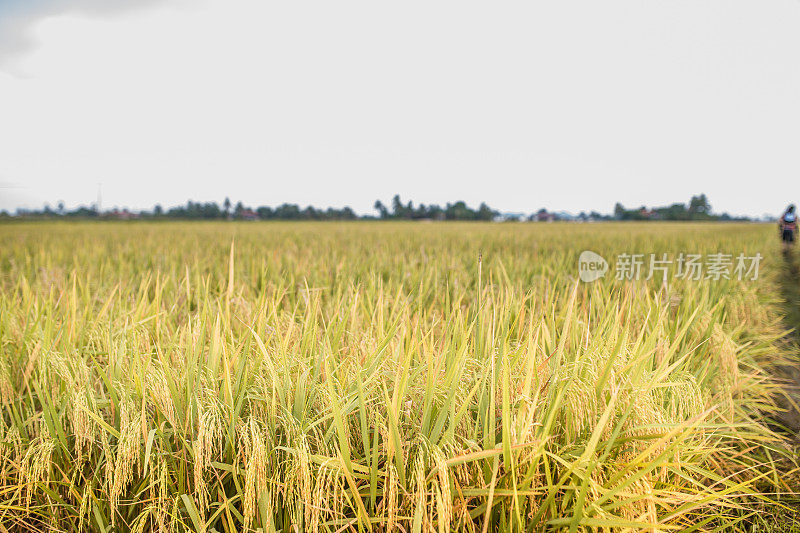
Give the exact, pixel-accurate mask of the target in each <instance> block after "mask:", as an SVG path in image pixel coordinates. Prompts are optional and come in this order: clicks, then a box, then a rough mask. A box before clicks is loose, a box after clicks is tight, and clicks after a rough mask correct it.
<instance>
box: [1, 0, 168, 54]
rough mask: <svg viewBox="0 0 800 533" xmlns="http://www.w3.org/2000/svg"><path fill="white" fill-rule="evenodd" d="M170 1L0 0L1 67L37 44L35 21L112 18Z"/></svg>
mask: <svg viewBox="0 0 800 533" xmlns="http://www.w3.org/2000/svg"><path fill="white" fill-rule="evenodd" d="M167 1H169V0H3V1H2V2H0V68H2V67H8V66H9V65H10V64H12V63H13V62H14V61H16V60H17V59H19V57H21V56H22V55H24V54H25V53H26V52H28V51H30V50H32V49H34V48H35V47H36V46H37V44H38V43H37V39H36V35H35V27H36V24H37V23H38V22H39V21H41V20H43V19H46V18H49V17H56V16H60V15H84V16H88V17H111V16H116V15H119V14H122V13H125V12H128V11H132V10H136V9H142V8H146V7H149V6H152V5H155V4H160V3H165V2H167Z"/></svg>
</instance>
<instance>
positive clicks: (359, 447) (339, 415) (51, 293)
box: [0, 222, 800, 533]
mask: <svg viewBox="0 0 800 533" xmlns="http://www.w3.org/2000/svg"><path fill="white" fill-rule="evenodd" d="M774 233H775V229H774V227H773V226H772V225H758V224H666V223H664V224H633V223H630V224H613V223H609V224H477V223H476V224H470V223H429V224H425V223H391V222H375V223H370V222H355V223H312V222H308V223H220V222H214V223H199V222H198V223H185V222H184V223H136V222H133V223H110V222H109V223H88V222H85V223H7V224H3V225H0V531H136V532H142V531H163V532H166V531H198V532H204V531H218V532H234V531H264V532H273V531H282V532H301V531H303V532H315V533H316V532H344V531H353V532H356V531H358V532H362V531H378V532H382V531H402V532H404V533H411V532H421V531H425V532H437V533H443V532H446V531H468V532H481V533H485V532H487V531H502V532H505V531H543V530H549V531H570V532H575V531H626V530H627V531H675V530H683V531H693V530H694V531H709V530H719V531H754V530H758V531H762V530H763V531H766V530H773V531H779V530H789V529H790V528H791V527H797V526H796V523H795V522H793V520H796V515H795V514H794V511H793V509H795V508H796V507H797V506H798V501H799V500H798V498H797V490H798V485H799V484H800V476H798V472H797V452H796V449H795V445H794V442H793V439H792V432H793V431H796V429H797V428H788V429H787V428H783V427H781V420H783V419H782V418H781V413H780V408H779V406H783V405H786V404H787V403H791V397H790V398H789V399H788V400H787V398H786V395H785V394H784V387H783V385H782V384H781V383H780V382H779V380H778V378H779V377H780V374H779V370H780V368H782V367H791V366H792V365H794V364H795V360H796V354H797V350H796V348H795V344H794V341H793V338H792V337H791V336H787V330H788V329H789V327H791V326H792V324H789V323H787V319H786V318H785V315H786V307H785V306H786V304H785V303H782V300H783V299H784V292H783V289H782V285H781V281H780V280H781V279H782V277H781V276H782V274H783V273H784V269H785V265H784V259H783V257H782V255H781V254H780V249H779V246H778V243H777V242H776V241H777V239H776V238H775V235H774ZM583 250H592V251H595V252H597V253H599V254H601V255H602V256H603V257H605V258H606V259H607V260H608V261H609V263H613V259H614V258H615V257H618V256H619V254H625V253H627V254H633V253H642V254H650V253H655V254H657V255H658V256H659V257H660V255H661V254H663V253H666V254H668V255H669V256H670V257H674V256H677V255H678V254H680V253H687V254H688V253H696V254H715V253H726V254H732V255H733V256H734V258H735V256H737V255H738V254H740V253H743V254H745V255H747V256H755V255H756V254H757V253H760V254H761V255H762V256H763V260H762V261H761V263H760V270H759V275H758V277H757V279H754V280H753V279H749V278H747V279H743V280H739V279H737V276H735V275H733V272H731V275H730V277H731V278H732V279H725V278H724V276H723V277H721V278H720V279H718V280H717V279H713V278H711V279H707V278H705V276H704V277H703V279H699V280H694V279H683V278H679V277H676V276H672V275H671V276H670V277H669V278H668V279H667V280H666V281H664V280H662V279H661V278H660V276H653V278H652V279H650V280H645V279H640V280H638V281H637V280H617V279H616V276H615V271H614V266H613V264H612V265H611V270H610V271H609V272H608V273H607V274H606V276H605V277H603V278H601V279H599V280H597V281H595V282H593V283H584V282H582V281H580V280H579V279H578V256H579V254H580V253H581V252H582V251H583ZM642 278H644V276H643V277H642ZM790 281H791V280H790ZM784 283H785V281H784ZM799 283H800V282H799ZM793 523H794V524H795V525H794V526H792V524H793ZM770 528H773V529H770ZM774 528H779V529H774ZM780 528H785V529H780Z"/></svg>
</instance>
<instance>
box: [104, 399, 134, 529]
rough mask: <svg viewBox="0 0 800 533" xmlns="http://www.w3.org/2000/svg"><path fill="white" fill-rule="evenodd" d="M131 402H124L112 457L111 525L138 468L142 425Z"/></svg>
mask: <svg viewBox="0 0 800 533" xmlns="http://www.w3.org/2000/svg"><path fill="white" fill-rule="evenodd" d="M137 414H139V413H138V412H137V410H136V407H135V405H134V404H133V402H130V401H128V402H124V403H123V404H122V410H121V414H120V438H119V441H118V442H117V451H116V455H115V457H114V480H113V483H112V485H111V493H110V495H109V500H110V502H111V508H112V513H113V514H112V523H113V519H114V517H115V516H116V510H117V509H118V506H119V498H120V496H121V495H122V493H123V492H124V491H125V489H126V488H127V486H128V484H129V483H130V482H131V481H132V480H133V475H134V470H135V469H137V468H138V467H139V462H140V454H139V452H140V450H141V440H142V424H141V420H140V417H138V416H137Z"/></svg>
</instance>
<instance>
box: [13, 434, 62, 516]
mask: <svg viewBox="0 0 800 533" xmlns="http://www.w3.org/2000/svg"><path fill="white" fill-rule="evenodd" d="M55 448H56V442H55V440H53V438H52V437H51V436H50V434H49V433H48V431H47V428H46V426H44V424H43V425H42V429H41V432H40V435H39V436H38V437H36V438H34V440H33V441H32V442H31V443H29V444H28V449H27V450H26V451H25V456H24V457H23V458H22V463H21V465H20V473H19V478H20V483H21V484H22V485H23V486H24V488H25V508H26V509H27V508H29V507H30V504H31V501H32V499H33V495H34V494H35V493H36V489H37V485H38V484H39V483H44V484H47V483H48V480H49V478H48V474H49V472H50V467H51V460H52V456H53V450H55Z"/></svg>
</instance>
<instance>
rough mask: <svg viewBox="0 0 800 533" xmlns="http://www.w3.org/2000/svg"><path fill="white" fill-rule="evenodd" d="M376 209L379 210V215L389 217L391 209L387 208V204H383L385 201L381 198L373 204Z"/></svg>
mask: <svg viewBox="0 0 800 533" xmlns="http://www.w3.org/2000/svg"><path fill="white" fill-rule="evenodd" d="M373 207H374V208H375V211H377V212H378V216H380V217H381V218H389V210H388V209H386V206H385V205H383V202H381V201H380V200H375V205H374V206H373Z"/></svg>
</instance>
